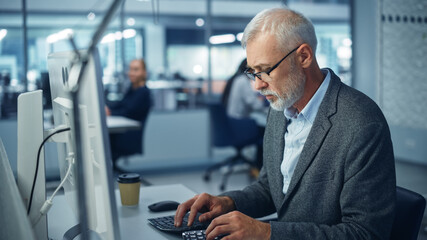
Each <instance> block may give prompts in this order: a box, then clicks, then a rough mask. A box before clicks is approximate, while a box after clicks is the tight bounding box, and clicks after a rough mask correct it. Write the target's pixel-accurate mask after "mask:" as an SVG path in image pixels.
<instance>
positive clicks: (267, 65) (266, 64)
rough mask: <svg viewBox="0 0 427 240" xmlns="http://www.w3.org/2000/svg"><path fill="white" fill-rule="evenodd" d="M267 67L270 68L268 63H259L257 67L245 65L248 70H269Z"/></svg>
mask: <svg viewBox="0 0 427 240" xmlns="http://www.w3.org/2000/svg"><path fill="white" fill-rule="evenodd" d="M269 67H271V66H270V64H268V63H261V64H257V65H255V66H252V67H251V66H249V65H246V68H249V69H255V68H257V69H264V68H269Z"/></svg>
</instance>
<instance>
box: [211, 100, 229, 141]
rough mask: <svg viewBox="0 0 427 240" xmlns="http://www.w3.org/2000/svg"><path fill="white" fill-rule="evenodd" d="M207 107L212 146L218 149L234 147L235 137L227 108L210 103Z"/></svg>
mask: <svg viewBox="0 0 427 240" xmlns="http://www.w3.org/2000/svg"><path fill="white" fill-rule="evenodd" d="M207 105H208V109H209V117H210V122H211V124H210V125H211V135H212V144H213V145H214V146H217V147H225V146H230V145H232V142H233V135H232V131H231V127H230V125H229V121H228V118H227V113H226V111H225V107H224V106H223V105H222V104H219V103H209V104H207Z"/></svg>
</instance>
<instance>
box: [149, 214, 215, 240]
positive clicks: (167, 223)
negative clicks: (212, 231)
mask: <svg viewBox="0 0 427 240" xmlns="http://www.w3.org/2000/svg"><path fill="white" fill-rule="evenodd" d="M188 215H189V213H187V214H186V215H185V216H184V219H183V221H182V225H181V227H175V226H174V224H173V223H174V215H171V216H166V217H158V218H150V219H148V222H149V223H150V224H151V225H153V226H154V227H155V228H157V229H159V230H161V231H166V232H173V233H182V232H185V231H190V230H201V229H206V228H207V227H208V226H209V222H199V216H200V215H201V214H200V213H198V214H197V215H196V218H195V220H194V222H193V225H191V226H187V223H188ZM196 239H197V238H196Z"/></svg>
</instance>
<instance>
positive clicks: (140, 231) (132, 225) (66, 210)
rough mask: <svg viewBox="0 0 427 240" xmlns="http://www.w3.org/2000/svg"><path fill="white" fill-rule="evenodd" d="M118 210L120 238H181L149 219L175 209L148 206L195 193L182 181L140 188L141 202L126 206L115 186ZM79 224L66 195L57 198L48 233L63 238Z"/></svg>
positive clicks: (186, 198)
mask: <svg viewBox="0 0 427 240" xmlns="http://www.w3.org/2000/svg"><path fill="white" fill-rule="evenodd" d="M115 193H116V202H117V212H118V217H119V225H120V234H121V239H122V240H125V239H135V238H137V239H156V240H162V239H182V238H181V235H178V234H170V233H165V232H161V231H159V230H157V229H155V228H154V227H152V226H151V225H150V224H149V223H148V221H147V219H149V218H153V217H161V216H167V215H174V214H175V211H166V212H159V213H153V212H150V211H149V210H148V207H147V206H148V205H150V204H152V203H154V202H158V201H163V200H174V201H178V202H184V201H186V200H188V199H190V198H192V197H193V196H194V195H195V194H196V193H195V192H194V191H192V190H191V189H189V188H187V187H186V186H184V185H182V184H173V185H160V186H150V187H141V191H140V196H139V205H138V206H136V207H124V206H122V204H121V202H120V193H119V190H118V189H116V191H115ZM76 223H77V218H76V216H75V215H74V214H73V212H72V211H71V208H70V206H69V205H68V204H67V203H66V199H65V197H64V195H58V196H57V197H55V199H54V204H53V206H52V209H51V210H50V212H49V213H48V236H49V238H52V239H62V237H63V235H64V233H65V232H66V231H67V230H68V229H69V228H71V227H72V226H74V225H75V224H76Z"/></svg>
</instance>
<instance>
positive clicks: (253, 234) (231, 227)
mask: <svg viewBox="0 0 427 240" xmlns="http://www.w3.org/2000/svg"><path fill="white" fill-rule="evenodd" d="M227 234H228V235H227ZM219 235H227V236H225V237H224V238H222V240H232V239H245V240H249V239H257V240H259V239H270V235H271V227H270V224H268V223H264V222H261V221H258V220H255V219H253V218H251V217H248V216H246V215H245V214H243V213H241V212H238V211H233V212H230V213H227V214H225V215H222V216H219V217H217V218H215V219H214V220H213V221H212V222H211V224H209V227H208V228H207V229H206V240H214V239H215V237H217V236H219Z"/></svg>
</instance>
